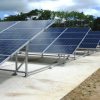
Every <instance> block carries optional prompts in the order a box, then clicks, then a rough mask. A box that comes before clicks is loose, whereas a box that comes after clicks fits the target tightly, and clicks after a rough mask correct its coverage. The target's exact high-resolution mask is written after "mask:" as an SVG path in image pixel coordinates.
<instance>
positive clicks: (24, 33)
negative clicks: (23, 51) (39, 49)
mask: <svg viewBox="0 0 100 100" xmlns="http://www.w3.org/2000/svg"><path fill="white" fill-rule="evenodd" d="M40 31H41V29H16V30H7V31H5V32H2V34H0V39H30V38H31V37H32V36H34V35H36V33H38V32H40Z"/></svg>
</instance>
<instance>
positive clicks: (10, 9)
mask: <svg viewBox="0 0 100 100" xmlns="http://www.w3.org/2000/svg"><path fill="white" fill-rule="evenodd" d="M33 9H44V10H52V11H58V10H59V11H79V12H84V13H85V14H86V15H87V14H89V15H94V16H96V17H100V0H0V18H3V17H7V16H9V15H15V14H18V13H20V12H29V11H31V10H33Z"/></svg>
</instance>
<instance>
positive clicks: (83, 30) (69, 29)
mask: <svg viewBox="0 0 100 100" xmlns="http://www.w3.org/2000/svg"><path fill="white" fill-rule="evenodd" d="M88 30H89V28H87V27H85V28H68V30H67V31H66V32H87V31H88Z"/></svg>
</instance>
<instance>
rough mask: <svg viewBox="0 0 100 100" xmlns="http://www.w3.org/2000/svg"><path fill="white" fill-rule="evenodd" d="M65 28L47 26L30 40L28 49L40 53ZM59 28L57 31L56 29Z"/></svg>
mask: <svg viewBox="0 0 100 100" xmlns="http://www.w3.org/2000/svg"><path fill="white" fill-rule="evenodd" d="M65 29H66V28H60V29H57V28H49V29H47V30H46V31H45V32H43V33H42V34H40V35H38V36H37V37H36V38H35V39H33V40H32V42H31V44H30V46H29V51H30V52H34V53H38V52H39V53H40V52H41V53H42V52H43V51H44V50H45V49H46V48H47V47H48V46H49V45H50V44H51V43H52V42H53V41H54V40H55V39H56V38H57V37H58V36H60V35H61V34H62V32H63V31H64V30H65ZM58 30H59V31H58Z"/></svg>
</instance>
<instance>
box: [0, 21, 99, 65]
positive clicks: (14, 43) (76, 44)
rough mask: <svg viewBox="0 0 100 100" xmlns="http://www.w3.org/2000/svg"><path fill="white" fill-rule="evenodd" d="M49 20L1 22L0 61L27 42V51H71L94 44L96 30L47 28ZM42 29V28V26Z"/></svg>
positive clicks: (96, 38)
mask: <svg viewBox="0 0 100 100" xmlns="http://www.w3.org/2000/svg"><path fill="white" fill-rule="evenodd" d="M52 24H53V21H51V20H47V21H46V20H42V21H41V20H40V21H22V22H1V23H0V63H2V62H3V61H5V60H7V59H8V58H9V57H10V56H12V55H13V54H15V53H16V52H17V51H18V50H20V49H22V48H23V47H24V46H25V45H27V44H28V43H30V41H31V40H32V41H31V43H30V44H29V52H33V53H61V54H63V53H64V54H73V53H74V52H75V50H76V49H78V48H96V46H97V45H98V43H99V40H100V33H99V32H92V31H91V29H90V28H48V27H49V26H50V25H52ZM44 29H45V30H44Z"/></svg>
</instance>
